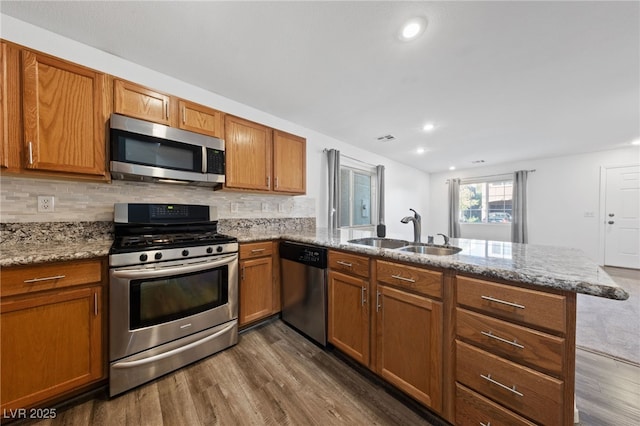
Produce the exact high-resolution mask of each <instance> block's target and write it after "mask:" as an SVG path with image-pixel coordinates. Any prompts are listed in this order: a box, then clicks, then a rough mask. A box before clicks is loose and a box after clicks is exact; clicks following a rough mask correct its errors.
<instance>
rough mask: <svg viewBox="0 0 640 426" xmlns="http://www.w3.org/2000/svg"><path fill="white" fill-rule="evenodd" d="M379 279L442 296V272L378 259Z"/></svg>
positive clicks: (418, 291)
mask: <svg viewBox="0 0 640 426" xmlns="http://www.w3.org/2000/svg"><path fill="white" fill-rule="evenodd" d="M376 270H377V274H378V281H380V282H383V283H387V284H390V285H393V286H396V287H402V288H406V289H409V290H413V291H415V292H416V293H422V294H426V295H429V296H433V297H442V272H436V271H429V270H427V269H421V268H414V267H411V266H406V265H400V264H398V263H392V262H385V261H382V260H378V261H376Z"/></svg>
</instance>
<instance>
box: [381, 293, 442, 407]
mask: <svg viewBox="0 0 640 426" xmlns="http://www.w3.org/2000/svg"><path fill="white" fill-rule="evenodd" d="M376 296H377V297H376V298H377V303H378V312H377V315H376V321H377V324H376V342H377V343H376V344H377V357H376V359H377V368H376V369H377V372H378V374H380V375H381V376H382V377H383V378H384V379H386V380H387V381H389V382H390V383H392V384H394V385H395V386H397V387H398V388H400V389H401V390H403V391H404V392H406V393H407V394H409V395H411V396H412V397H413V398H415V399H417V400H418V401H420V402H421V403H423V404H425V405H426V406H428V407H431V408H432V409H434V410H435V411H437V412H439V411H440V410H441V409H442V303H440V302H436V301H433V300H431V299H429V298H427V297H423V296H419V295H417V294H411V293H407V292H404V291H401V290H397V289H394V288H391V287H387V286H384V285H378V289H377V293H376Z"/></svg>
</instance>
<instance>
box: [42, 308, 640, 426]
mask: <svg viewBox="0 0 640 426" xmlns="http://www.w3.org/2000/svg"><path fill="white" fill-rule="evenodd" d="M576 399H577V404H578V409H579V410H580V424H581V425H583V426H601V425H612V426H613V425H615V426H625V425H629V426H630V425H638V424H639V423H638V419H640V367H638V366H634V365H630V364H627V363H624V362H619V361H616V360H613V359H611V358H607V357H604V356H602V355H599V354H593V353H590V352H586V351H583V350H578V351H577V359H576ZM434 423H435V422H433V421H429V420H427V419H426V418H424V417H421V416H420V415H419V414H417V413H416V412H415V411H413V410H411V409H410V408H408V407H407V406H405V405H404V404H403V403H402V402H400V401H399V400H397V399H396V398H394V397H393V396H391V395H390V394H389V393H388V392H387V391H386V390H385V389H384V388H383V387H381V386H378V385H377V384H376V383H374V382H372V381H371V380H369V379H367V378H365V377H363V376H362V375H361V374H360V373H359V372H357V371H356V370H354V369H353V368H351V367H350V366H348V365H347V364H345V363H344V362H343V361H342V360H341V359H340V358H339V357H336V356H335V355H334V354H332V353H330V352H326V351H323V350H321V349H319V348H318V347H317V346H315V345H313V344H311V343H310V342H308V341H307V340H306V339H304V338H303V337H301V336H300V335H298V334H297V333H296V332H294V331H293V330H291V329H290V328H288V327H287V326H286V325H284V324H283V323H282V322H281V321H279V320H275V321H271V322H268V323H266V324H264V325H262V326H259V327H256V328H254V329H252V330H249V331H247V332H245V333H243V334H242V335H241V341H240V343H239V344H238V345H236V346H234V347H233V348H230V349H228V350H226V351H223V352H221V353H219V354H216V355H214V356H212V357H209V358H207V359H206V360H204V361H200V362H198V363H195V364H192V365H190V366H188V367H186V368H183V369H181V370H179V371H177V372H174V373H171V374H169V375H167V376H165V377H163V378H161V379H158V380H156V381H154V382H152V383H149V384H147V385H144V386H141V387H139V388H137V389H135V390H133V391H130V392H128V393H126V394H124V395H122V396H120V397H116V398H114V399H111V400H109V399H107V398H106V397H104V396H102V397H97V398H94V399H92V400H90V401H87V402H84V403H82V404H79V405H76V406H73V407H72V408H69V409H67V410H65V411H60V412H59V415H58V417H57V418H56V419H54V420H47V421H42V422H39V423H37V424H38V425H92V426H94V425H105V426H107V425H108V426H111V425H118V426H125V425H136V426H137V425H153V426H160V425H171V426H174V425H189V426H193V425H429V424H434Z"/></svg>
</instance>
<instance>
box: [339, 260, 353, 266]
mask: <svg viewBox="0 0 640 426" xmlns="http://www.w3.org/2000/svg"><path fill="white" fill-rule="evenodd" d="M336 263H337V264H338V265H342V266H346V267H347V268H351V267H352V266H353V264H352V263H349V262H344V261H342V260H336Z"/></svg>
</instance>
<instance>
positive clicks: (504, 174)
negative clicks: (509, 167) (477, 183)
mask: <svg viewBox="0 0 640 426" xmlns="http://www.w3.org/2000/svg"><path fill="white" fill-rule="evenodd" d="M527 171H528V172H529V173H533V172H535V171H536V169H531V170H527ZM513 173H515V172H506V173H498V174H495V175H485V176H470V177H466V178H460V180H461V181H463V180H465V181H469V180H477V179H486V178H492V177H499V176H510V175H512V174H513ZM449 180H450V179H447V181H446V182H445V183H449Z"/></svg>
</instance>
